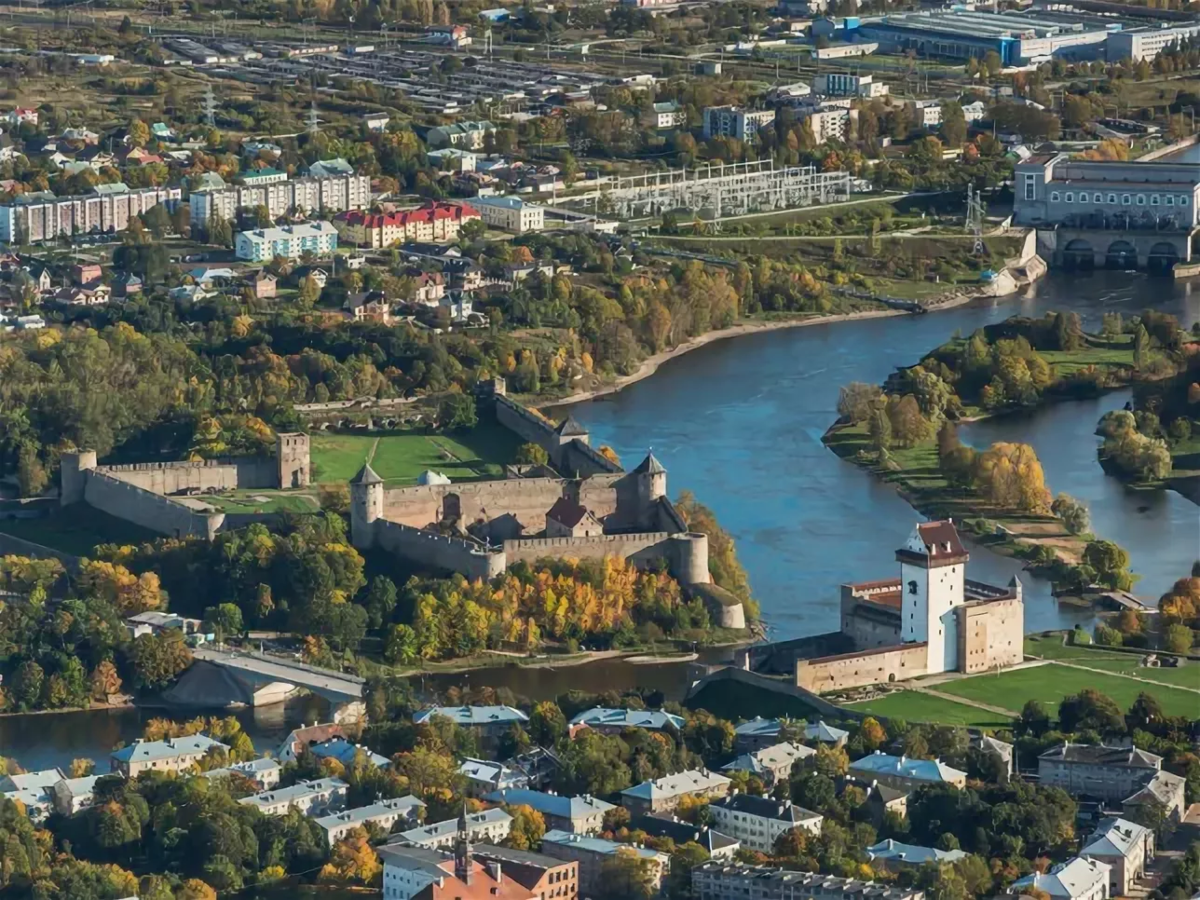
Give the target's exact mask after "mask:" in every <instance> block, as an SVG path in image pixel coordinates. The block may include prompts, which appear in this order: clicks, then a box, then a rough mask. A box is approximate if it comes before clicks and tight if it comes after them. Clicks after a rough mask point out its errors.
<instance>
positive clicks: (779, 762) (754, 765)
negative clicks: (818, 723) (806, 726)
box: [721, 742, 817, 775]
mask: <svg viewBox="0 0 1200 900" xmlns="http://www.w3.org/2000/svg"><path fill="white" fill-rule="evenodd" d="M816 755H817V751H816V750H814V749H813V748H812V747H805V746H804V745H803V744H793V743H789V742H784V743H782V744H772V745H771V746H770V747H764V748H763V749H761V750H755V751H754V752H753V753H743V754H742V755H741V756H739V757H738V758H737V759H735V760H734V761H733V762H730V763H726V764H725V765H723V766H721V771H722V772H729V771H739V770H740V771H745V772H750V773H751V774H753V775H759V774H761V773H763V772H767V771H774V770H776V769H778V768H780V767H781V766H784V765H787V766H790V765H792V763H794V762H795V761H796V760H798V759H807V758H808V757H810V756H816Z"/></svg>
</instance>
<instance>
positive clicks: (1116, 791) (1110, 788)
mask: <svg viewBox="0 0 1200 900" xmlns="http://www.w3.org/2000/svg"><path fill="white" fill-rule="evenodd" d="M1161 769H1162V757H1161V756H1156V755H1155V754H1153V753H1148V752H1146V751H1145V750H1138V749H1137V748H1130V747H1106V746H1104V745H1102V744H1101V745H1096V744H1072V743H1071V742H1070V741H1067V742H1066V743H1064V744H1060V745H1059V746H1057V747H1054V748H1052V749H1050V750H1047V751H1046V752H1045V753H1043V754H1042V755H1041V756H1039V757H1038V779H1039V780H1040V782H1041V783H1042V784H1044V785H1046V786H1047V787H1059V788H1062V789H1063V790H1064V791H1066V792H1067V793H1068V794H1071V795H1072V796H1087V797H1095V798H1096V799H1098V800H1108V801H1112V802H1120V801H1122V800H1124V799H1125V798H1126V797H1129V796H1130V795H1132V794H1134V793H1136V792H1137V791H1139V790H1141V789H1142V788H1143V787H1144V786H1145V785H1146V783H1147V782H1148V781H1150V779H1151V778H1153V777H1154V775H1155V774H1156V773H1157V772H1158V771H1159V770H1161Z"/></svg>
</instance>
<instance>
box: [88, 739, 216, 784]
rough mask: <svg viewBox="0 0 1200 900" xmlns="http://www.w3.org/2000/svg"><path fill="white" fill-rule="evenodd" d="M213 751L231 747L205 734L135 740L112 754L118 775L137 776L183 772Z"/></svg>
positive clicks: (112, 764)
mask: <svg viewBox="0 0 1200 900" xmlns="http://www.w3.org/2000/svg"><path fill="white" fill-rule="evenodd" d="M209 750H225V751H228V750H229V747H228V746H227V745H225V744H222V743H221V742H220V741H214V740H213V739H212V738H210V737H206V736H205V735H203V734H192V735H188V736H187V737H177V738H167V739H166V740H162V741H134V742H133V743H132V744H130V745H129V746H128V747H122V748H121V749H120V750H117V751H116V752H114V753H113V754H112V756H111V757H109V763H110V767H111V769H112V772H113V774H114V775H124V776H125V777H126V778H137V776H138V775H140V774H141V773H142V772H147V771H152V772H182V771H184V770H185V769H189V768H191V767H192V765H194V764H195V763H197V762H199V761H200V760H201V759H203V758H204V754H206V753H208V751H209Z"/></svg>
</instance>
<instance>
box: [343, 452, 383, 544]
mask: <svg viewBox="0 0 1200 900" xmlns="http://www.w3.org/2000/svg"><path fill="white" fill-rule="evenodd" d="M382 518H383V479H382V478H380V477H379V476H378V475H376V474H375V470H374V469H372V468H371V465H370V463H364V464H363V467H362V468H361V469H359V470H358V474H357V475H355V476H354V477H353V478H351V479H350V542H351V543H352V544H354V546H355V547H358V548H359V549H364V550H365V549H367V548H369V547H373V546H375V521H376V520H377V519H382Z"/></svg>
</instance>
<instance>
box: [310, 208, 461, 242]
mask: <svg viewBox="0 0 1200 900" xmlns="http://www.w3.org/2000/svg"><path fill="white" fill-rule="evenodd" d="M479 218H481V217H480V215H479V211H478V210H476V209H475V208H474V207H471V206H468V205H467V204H465V203H442V202H440V201H437V200H434V201H431V202H429V203H426V204H425V205H424V206H420V207H417V208H416V209H405V210H400V211H398V212H393V213H371V212H364V211H362V210H350V211H349V212H344V213H341V214H340V215H338V216H337V217H336V218H335V219H334V220H333V225H334V227H335V228H337V230H338V234H339V235H340V237H341V239H342V240H343V241H346V242H348V243H352V244H357V245H358V246H360V247H370V248H372V249H380V248H383V247H391V246H393V245H395V244H399V243H403V242H405V241H427V242H428V241H453V240H455V239H456V238H457V237H458V233H459V231H460V230H461V228H462V226H463V225H464V224H465V223H466V222H469V221H471V220H472V219H479Z"/></svg>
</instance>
